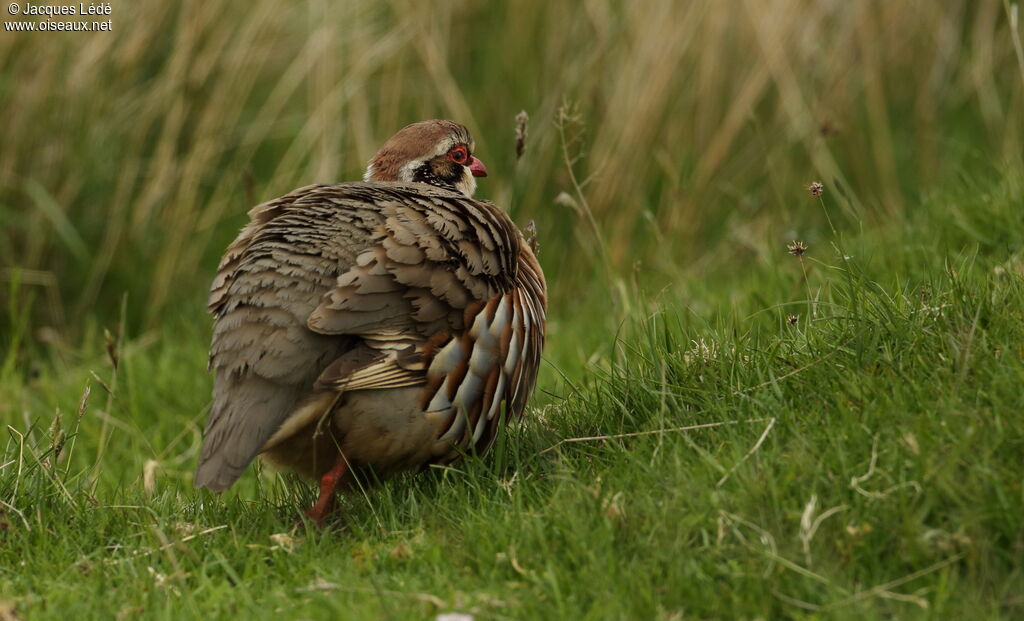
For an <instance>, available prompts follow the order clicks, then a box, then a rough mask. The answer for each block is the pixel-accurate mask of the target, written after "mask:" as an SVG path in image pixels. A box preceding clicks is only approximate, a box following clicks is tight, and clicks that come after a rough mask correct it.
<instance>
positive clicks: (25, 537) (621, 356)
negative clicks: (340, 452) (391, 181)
mask: <svg viewBox="0 0 1024 621" xmlns="http://www.w3.org/2000/svg"><path fill="white" fill-rule="evenodd" d="M112 4H113V6H112V15H111V16H110V17H111V19H112V21H113V24H114V31H113V32H112V33H110V34H105V35H102V36H93V35H92V34H91V33H45V34H46V36H43V33H34V34H31V33H23V34H13V33H5V35H4V36H0V118H3V119H4V120H5V126H4V127H5V131H4V134H3V140H0V619H7V618H10V615H11V612H12V611H14V614H16V615H17V617H18V618H29V619H48V618H69V617H70V618H75V619H77V618H96V619H110V618H131V617H137V616H143V617H146V618H168V619H178V618H183V617H184V618H189V617H204V618H236V617H242V618H246V617H251V618H275V619H276V618H295V619H301V618H315V619H319V618H323V619H327V618H331V619H333V618H345V619H348V618H371V619H374V618H381V617H387V618H399V619H404V618H424V619H433V618H434V617H436V616H437V615H438V614H439V613H443V612H453V611H458V612H466V613H471V614H474V615H475V616H476V618H478V619H483V618H521V619H533V618H550V619H556V618H557V619H576V618H595V619H596V618H615V619H618V618H641V619H646V618H659V619H682V618H686V619H690V618H708V619H714V618H739V619H776V618H796V619H826V618H827V619H833V618H839V619H845V618H850V619H865V618H867V619H871V618H901V619H902V618H942V619H956V618H978V619H1014V618H1021V617H1024V596H1022V593H1024V489H1022V481H1024V420H1022V415H1021V412H1022V411H1024V396H1022V395H1024V391H1022V390H1021V387H1022V386H1024V317H1022V315H1024V219H1022V218H1024V216H1022V213H1024V211H1022V208H1024V198H1022V197H1024V160H1022V156H1021V154H1022V153H1024V46H1022V44H1021V25H1020V24H1019V23H1017V22H1016V21H1014V18H1013V16H1014V15H1015V14H1016V13H1015V12H1014V11H1015V10H1016V9H1014V8H1013V6H1014V5H1015V4H1016V2H1014V1H1013V0H977V1H973V0H972V1H968V0H960V1H958V0H952V1H950V2H942V3H939V2H924V1H920V2H899V3H894V2H880V1H876V2H870V1H866V2H847V3H835V2H832V3H829V2H803V1H799V0H770V2H766V3H758V2H753V1H752V0H749V1H739V0H737V1H736V2H674V1H672V0H650V1H648V2H643V3H623V2H618V1H616V0H588V2H586V3H579V4H577V3H564V2H549V1H547V0H521V1H518V2H515V3H498V2H473V1H464V2H458V1H455V2H444V3H424V2H410V1H407V0H390V1H388V2H379V1H378V0H348V1H346V2H327V1H320V0H314V1H312V2H309V3H304V4H296V5H295V6H285V5H282V4H281V3H280V2H278V1H277V0H252V1H251V2H247V3H208V2H207V3H203V2H195V1H191V0H181V1H179V2H166V1H164V0H138V1H137V2H124V1H118V2H114V3H112ZM5 19H8V16H6V15H5ZM524 109H525V110H526V111H527V112H528V113H529V115H530V125H529V138H528V141H527V148H526V152H525V155H524V156H523V158H522V159H521V160H517V159H516V158H515V155H514V149H513V145H514V138H513V136H514V134H513V128H514V126H515V121H514V117H515V115H516V114H517V113H518V112H519V111H520V110H524ZM431 117H447V118H454V119H456V120H460V121H463V122H465V123H467V125H469V126H470V128H471V129H472V131H473V132H474V134H475V136H476V140H477V144H478V149H477V155H479V156H480V157H481V159H483V160H484V161H485V162H486V163H487V165H488V167H489V169H490V170H491V176H490V177H488V178H487V179H485V180H483V182H482V183H481V184H480V190H479V193H478V194H479V196H482V197H483V198H488V199H491V200H494V201H495V202H497V203H498V204H500V205H502V206H504V207H506V208H508V209H509V211H510V213H511V215H512V216H513V217H514V219H515V220H516V221H517V222H519V223H520V224H525V222H526V221H527V220H529V219H534V220H535V221H536V224H537V230H538V234H539V241H540V251H541V252H540V260H541V263H542V264H543V266H544V269H545V272H546V274H547V276H548V282H549V286H550V289H551V303H550V316H549V339H548V346H547V349H546V351H545V360H546V363H545V366H544V368H543V369H542V372H541V377H540V380H539V383H538V390H537V393H536V395H535V397H534V399H533V401H532V404H531V407H530V410H529V413H528V416H527V417H526V419H525V421H524V422H523V423H522V424H521V425H517V426H514V427H513V428H511V429H510V430H509V433H508V434H507V435H505V436H503V438H502V441H501V443H500V444H499V445H498V446H497V447H496V449H495V450H494V451H493V452H492V454H490V455H489V456H487V457H486V458H485V459H480V460H471V461H467V462H464V463H461V464H458V465H457V466H455V467H452V468H449V469H445V470H436V471H432V472H429V473H425V474H422V475H418V476H412V475H408V476H402V477H399V478H396V479H394V480H392V481H389V482H387V483H385V484H383V485H381V486H379V487H376V488H373V489H369V490H366V491H365V493H354V494H351V495H349V496H348V497H346V498H345V499H344V501H343V503H342V507H341V510H340V511H339V512H338V514H337V516H336V521H335V522H334V523H333V524H332V525H331V527H330V528H328V529H325V530H320V529H315V528H310V527H307V526H306V525H303V524H299V523H298V522H297V516H298V515H299V512H300V511H301V510H302V509H303V508H305V507H306V506H307V505H308V504H309V503H311V502H312V500H313V496H314V490H313V486H312V485H311V484H310V483H308V482H303V481H298V480H295V479H293V478H292V477H290V476H287V475H280V474H277V473H274V472H271V471H269V470H264V469H261V468H259V467H258V466H256V467H253V468H252V469H250V471H249V472H247V473H246V475H245V476H244V477H243V478H242V479H241V480H240V481H239V483H238V484H237V485H236V486H235V487H234V488H232V489H231V490H230V491H229V492H227V493H225V494H224V495H222V496H219V497H218V496H214V495H212V494H209V493H207V492H199V491H196V490H195V489H193V487H192V472H193V469H194V466H195V460H196V456H197V453H198V450H199V446H200V443H201V429H202V425H203V423H204V421H205V417H206V414H207V409H208V407H209V399H210V385H211V379H210V377H209V375H208V374H206V373H205V367H206V356H207V347H208V343H209V326H210V318H209V317H208V316H207V315H206V314H205V313H204V312H203V310H202V307H203V301H204V298H205V291H206V288H207V286H208V283H209V281H210V278H211V277H212V273H213V270H214V269H215V265H216V262H217V259H218V257H219V256H220V254H221V253H222V252H223V249H224V247H225V245H226V244H227V243H228V241H229V240H230V239H232V237H233V236H234V235H235V234H236V232H237V230H238V228H239V226H241V224H242V223H243V221H244V219H245V216H244V213H245V211H246V210H247V209H248V208H249V207H250V206H251V205H253V204H254V203H257V202H259V201H262V200H267V199H270V198H273V197H275V196H278V195H280V194H282V193H284V192H287V191H288V190H291V189H292V188H294V187H297V186H300V185H305V184H308V183H311V182H317V181H335V180H338V181H340V180H347V179H355V178H358V177H359V176H360V175H361V172H362V167H363V165H364V163H365V161H366V159H367V158H368V157H369V156H370V155H371V154H372V153H373V151H375V150H376V148H377V147H378V146H379V144H380V143H381V142H382V141H383V140H384V139H385V138H386V137H387V136H389V135H390V134H391V133H393V132H394V131H395V130H396V129H397V128H399V127H401V126H402V125H404V124H406V123H408V122H411V121H415V120H420V119H424V118H431ZM815 180H820V181H822V182H823V183H824V184H825V194H824V196H823V197H822V199H821V200H820V201H819V200H818V199H815V198H812V197H810V196H809V194H808V192H807V185H808V184H809V183H810V182H812V181H815ZM794 240H802V241H803V242H805V243H806V244H807V246H808V250H807V252H806V253H805V254H803V255H802V257H800V258H797V257H795V256H792V255H791V254H789V253H788V252H787V249H786V248H787V244H789V243H790V242H793V241H794ZM585 438H590V439H585Z"/></svg>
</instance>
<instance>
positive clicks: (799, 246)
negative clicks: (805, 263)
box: [786, 240, 807, 257]
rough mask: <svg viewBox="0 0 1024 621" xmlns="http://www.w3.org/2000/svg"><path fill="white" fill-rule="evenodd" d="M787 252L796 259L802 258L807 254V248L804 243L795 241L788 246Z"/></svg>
mask: <svg viewBox="0 0 1024 621" xmlns="http://www.w3.org/2000/svg"><path fill="white" fill-rule="evenodd" d="M786 250H788V251H789V254H791V255H793V256H794V257H801V256H803V254H804V253H805V252H807V246H806V245H805V244H804V243H803V242H802V241H796V240H793V241H791V242H789V243H788V244H786Z"/></svg>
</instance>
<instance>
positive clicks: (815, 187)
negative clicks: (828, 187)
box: [807, 181, 825, 198]
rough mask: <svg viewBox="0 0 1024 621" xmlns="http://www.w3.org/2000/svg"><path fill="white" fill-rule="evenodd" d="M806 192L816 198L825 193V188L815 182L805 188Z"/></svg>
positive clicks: (818, 182)
mask: <svg viewBox="0 0 1024 621" xmlns="http://www.w3.org/2000/svg"><path fill="white" fill-rule="evenodd" d="M807 191H808V192H810V193H811V196H813V197H814V198H818V197H819V196H821V195H822V194H823V193H824V192H825V186H823V185H821V182H820V181H815V182H814V183H812V184H811V185H809V186H807Z"/></svg>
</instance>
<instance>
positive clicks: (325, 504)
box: [306, 453, 348, 526]
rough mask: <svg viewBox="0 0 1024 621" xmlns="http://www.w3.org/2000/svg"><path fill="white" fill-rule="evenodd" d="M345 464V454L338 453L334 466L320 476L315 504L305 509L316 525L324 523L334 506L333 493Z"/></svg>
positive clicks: (343, 472)
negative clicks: (318, 493) (318, 495)
mask: <svg viewBox="0 0 1024 621" xmlns="http://www.w3.org/2000/svg"><path fill="white" fill-rule="evenodd" d="M347 466H348V464H347V462H346V461H345V456H344V455H342V454H341V453H338V460H337V461H336V462H335V463H334V467H333V468H331V469H330V470H329V471H327V473H326V474H324V476H322V477H320V497H319V498H317V499H316V504H315V505H313V507H312V508H311V509H308V510H307V511H306V515H308V516H309V517H311V518H312V519H313V521H314V522H316V524H317V526H323V525H324V521H325V519H326V518H327V514H328V513H330V512H331V509H332V508H333V507H334V493H335V491H336V490H337V489H338V482H339V481H341V477H342V475H344V474H345V469H346V467H347Z"/></svg>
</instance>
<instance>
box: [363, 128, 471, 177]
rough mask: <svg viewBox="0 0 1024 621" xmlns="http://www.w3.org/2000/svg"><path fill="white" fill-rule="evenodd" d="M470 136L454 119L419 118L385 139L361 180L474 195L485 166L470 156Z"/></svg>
mask: <svg viewBox="0 0 1024 621" xmlns="http://www.w3.org/2000/svg"><path fill="white" fill-rule="evenodd" d="M473 146H474V145H473V136H471V135H470V133H469V130H468V129H466V127H465V125H461V124H459V123H455V122H453V121H437V120H435V121H421V122H419V123H413V124H412V125H408V126H406V127H404V128H402V129H401V130H400V131H399V132H398V133H397V134H395V135H394V136H392V137H391V138H389V139H388V141H387V142H385V143H384V146H383V147H381V148H380V151H377V154H376V155H374V156H373V157H372V158H371V159H370V164H369V165H368V166H367V167H366V174H365V175H363V180H364V181H405V182H407V183H427V184H429V185H433V186H437V187H439V188H445V189H446V190H452V191H453V192H461V193H462V194H465V195H466V196H473V192H475V191H476V179H475V178H474V177H486V176H487V167H486V166H484V163H483V162H481V161H480V160H478V159H476V158H475V157H473Z"/></svg>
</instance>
